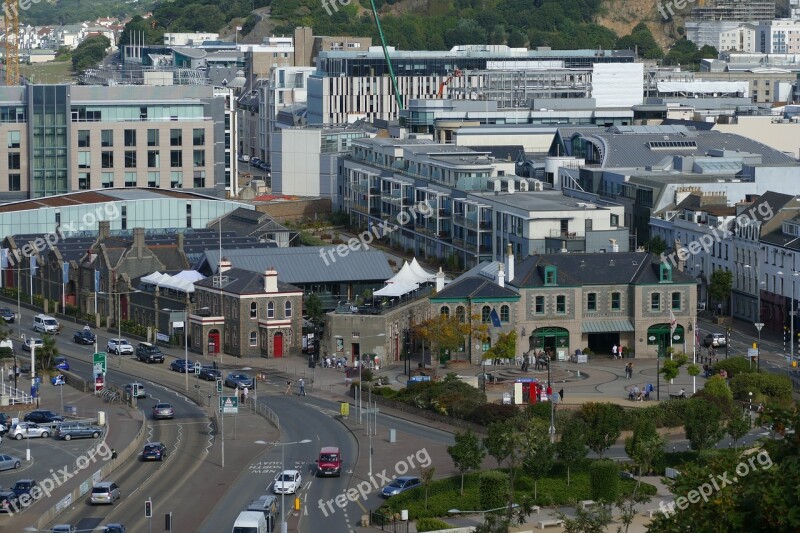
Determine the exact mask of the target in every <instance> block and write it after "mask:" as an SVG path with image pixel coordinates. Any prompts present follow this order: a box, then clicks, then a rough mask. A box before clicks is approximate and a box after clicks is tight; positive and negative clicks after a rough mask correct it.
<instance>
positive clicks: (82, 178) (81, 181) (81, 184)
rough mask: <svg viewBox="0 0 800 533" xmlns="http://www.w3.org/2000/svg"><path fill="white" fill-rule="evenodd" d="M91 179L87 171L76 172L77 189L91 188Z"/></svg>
mask: <svg viewBox="0 0 800 533" xmlns="http://www.w3.org/2000/svg"><path fill="white" fill-rule="evenodd" d="M90 185H91V179H90V176H89V173H88V172H78V189H80V190H82V191H87V190H89V189H91V186H90Z"/></svg>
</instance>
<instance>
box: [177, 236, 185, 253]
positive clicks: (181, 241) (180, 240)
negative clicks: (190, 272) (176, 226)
mask: <svg viewBox="0 0 800 533" xmlns="http://www.w3.org/2000/svg"><path fill="white" fill-rule="evenodd" d="M177 237H178V242H177V243H176V244H177V245H178V250H180V251H181V252H183V251H184V249H183V232H182V231H179V232H178V235H177Z"/></svg>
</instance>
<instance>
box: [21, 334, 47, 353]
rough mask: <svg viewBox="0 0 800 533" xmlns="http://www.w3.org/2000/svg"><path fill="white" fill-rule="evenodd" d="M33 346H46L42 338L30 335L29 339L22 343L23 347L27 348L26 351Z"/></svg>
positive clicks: (37, 347)
mask: <svg viewBox="0 0 800 533" xmlns="http://www.w3.org/2000/svg"><path fill="white" fill-rule="evenodd" d="M31 346H35V347H36V349H37V350H38V349H39V348H41V347H42V346H44V341H43V340H42V339H37V338H35V337H30V338H28V339H25V342H23V343H22V349H23V350H25V351H26V352H30V351H31Z"/></svg>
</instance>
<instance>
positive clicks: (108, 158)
mask: <svg viewBox="0 0 800 533" xmlns="http://www.w3.org/2000/svg"><path fill="white" fill-rule="evenodd" d="M100 162H101V164H102V166H103V168H114V152H111V151H107V152H101V153H100Z"/></svg>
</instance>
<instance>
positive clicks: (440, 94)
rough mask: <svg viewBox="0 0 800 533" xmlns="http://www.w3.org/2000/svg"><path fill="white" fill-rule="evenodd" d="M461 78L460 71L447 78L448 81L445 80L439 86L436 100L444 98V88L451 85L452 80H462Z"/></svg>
mask: <svg viewBox="0 0 800 533" xmlns="http://www.w3.org/2000/svg"><path fill="white" fill-rule="evenodd" d="M460 77H461V71H460V70H458V69H456V70H455V71H454V72H453V73H452V74H450V75H449V76H447V79H445V80H444V81H443V82H442V83H440V84H439V92H438V93H436V98H441V97H442V93H444V86H445V85H447V84H448V83H450V80H452V79H453V78H460Z"/></svg>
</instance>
